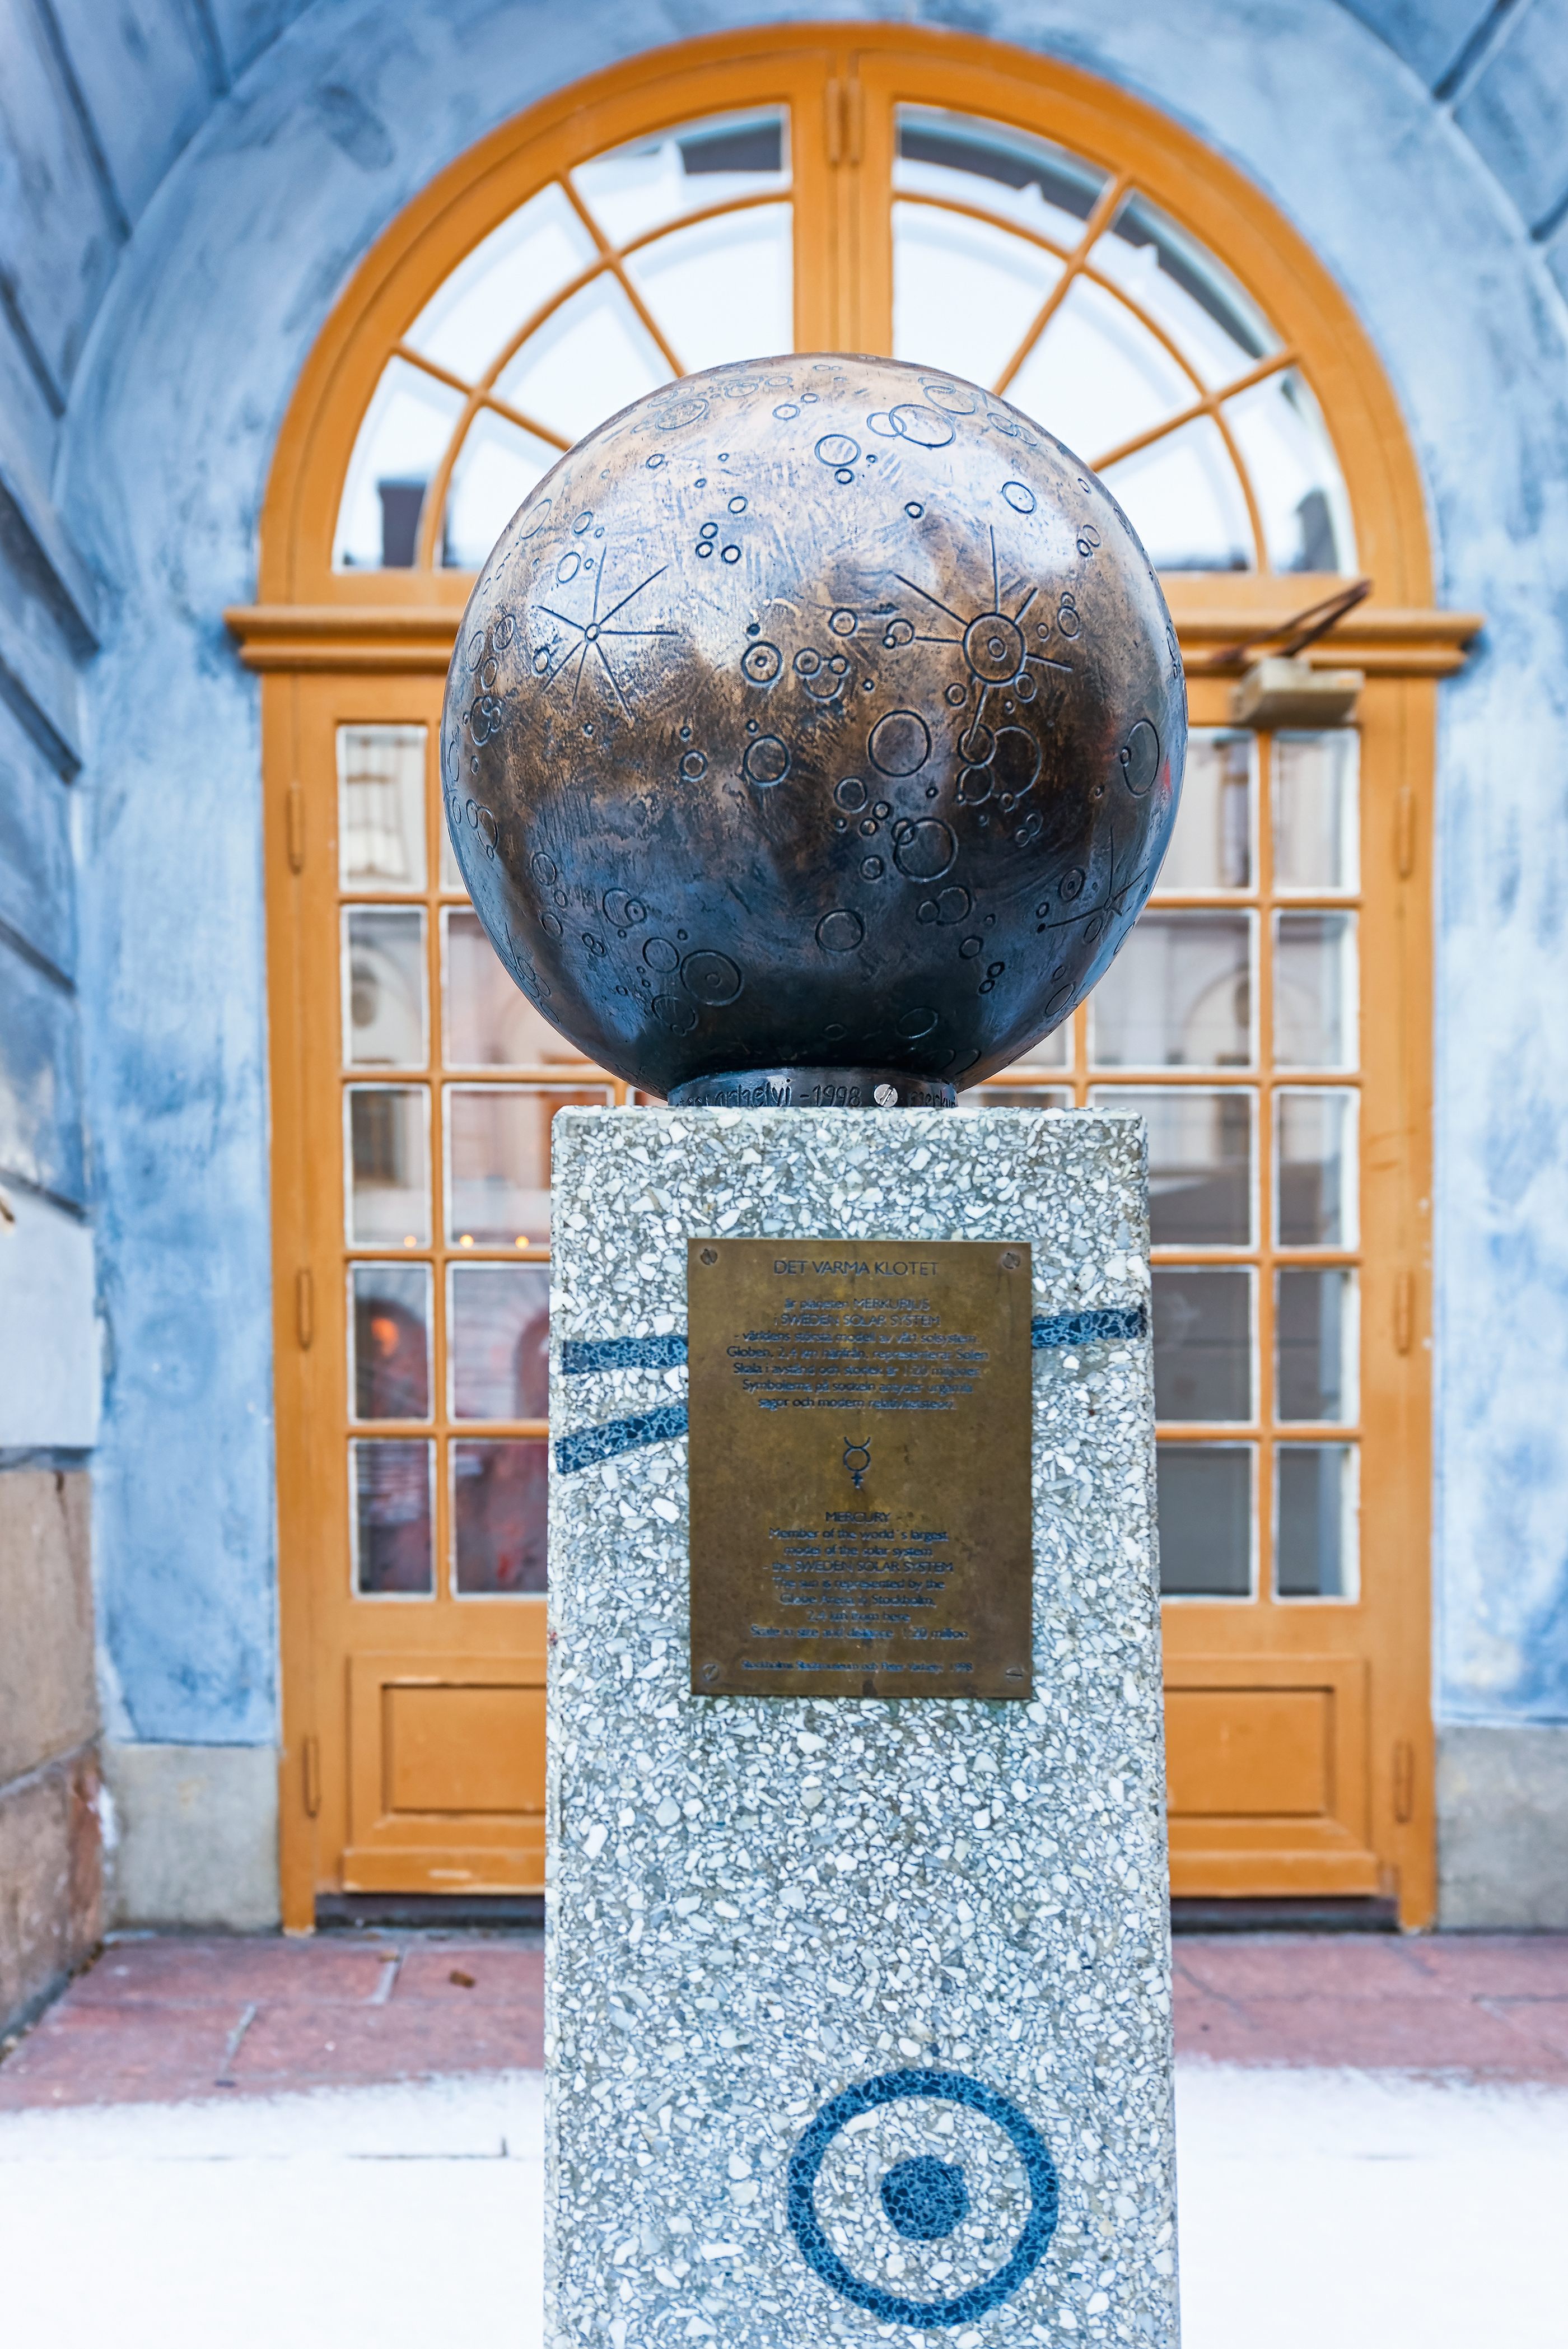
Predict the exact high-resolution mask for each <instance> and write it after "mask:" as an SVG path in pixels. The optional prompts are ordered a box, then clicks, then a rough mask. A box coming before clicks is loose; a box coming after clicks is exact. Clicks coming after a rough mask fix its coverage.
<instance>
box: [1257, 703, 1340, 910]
mask: <svg viewBox="0 0 1568 2349" xmlns="http://www.w3.org/2000/svg"><path fill="white" fill-rule="evenodd" d="M1360 748H1361V738H1360V736H1359V735H1358V734H1357V731H1356V730H1355V728H1354V727H1353V726H1338V727H1336V728H1335V729H1334V730H1333V731H1332V732H1330V733H1325V734H1276V735H1275V736H1274V887H1275V888H1276V889H1354V888H1355V886H1356V882H1357V864H1358V858H1357V846H1358V835H1359V831H1360V811H1359V806H1358V801H1359V792H1358V789H1357V783H1358V771H1359V767H1360V756H1359V753H1360Z"/></svg>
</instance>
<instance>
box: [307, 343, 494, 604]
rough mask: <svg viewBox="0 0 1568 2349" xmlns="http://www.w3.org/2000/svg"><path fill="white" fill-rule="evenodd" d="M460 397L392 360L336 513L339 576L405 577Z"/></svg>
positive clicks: (357, 444) (368, 412)
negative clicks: (348, 573)
mask: <svg viewBox="0 0 1568 2349" xmlns="http://www.w3.org/2000/svg"><path fill="white" fill-rule="evenodd" d="M462 412H463V395H462V393H461V392H460V391H454V390H453V389H452V388H451V386H450V384H446V383H438V382H437V381H436V379H435V378H434V377H433V376H428V375H427V374H426V373H425V370H424V368H423V367H410V366H409V364H408V362H407V359H391V360H389V361H388V363H387V367H386V369H385V371H384V373H383V375H382V378H381V380H380V382H379V383H378V384H377V387H376V394H375V397H374V398H373V399H372V400H371V402H370V405H369V407H368V408H367V409H366V411H365V421H364V423H363V424H362V425H361V426H360V428H359V438H358V439H357V440H356V442H355V444H354V455H353V457H352V458H351V459H350V460H349V466H348V477H347V479H346V481H345V482H344V485H343V503H342V505H341V506H340V507H339V509H338V514H337V535H336V539H335V543H334V545H333V550H332V559H333V562H334V563H335V564H336V566H337V567H338V569H339V570H344V571H353V570H360V571H397V570H402V571H406V570H407V568H408V566H409V564H411V563H412V562H413V560H414V554H415V549H416V547H417V546H418V538H419V516H420V512H421V510H422V509H423V506H424V502H425V492H426V490H427V488H428V486H429V481H430V476H431V474H432V473H433V472H434V471H435V470H436V468H437V466H438V464H439V463H440V461H441V459H442V458H443V457H444V456H445V454H446V451H447V443H448V441H449V440H450V439H451V437H452V433H453V430H454V429H455V428H456V425H457V421H458V419H459V416H460V415H461V414H462Z"/></svg>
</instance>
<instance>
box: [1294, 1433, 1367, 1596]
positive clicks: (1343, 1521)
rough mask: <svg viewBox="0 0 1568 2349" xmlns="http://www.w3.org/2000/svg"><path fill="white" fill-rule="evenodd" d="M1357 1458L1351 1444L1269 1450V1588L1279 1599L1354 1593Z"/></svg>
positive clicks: (1355, 1591)
mask: <svg viewBox="0 0 1568 2349" xmlns="http://www.w3.org/2000/svg"><path fill="white" fill-rule="evenodd" d="M1358 1466H1359V1462H1358V1459H1357V1450H1356V1446H1355V1445H1354V1444H1281V1445H1280V1446H1279V1448H1278V1450H1277V1451H1276V1452H1275V1454H1274V1588H1275V1589H1276V1590H1277V1591H1278V1593H1279V1595H1280V1597H1281V1598H1282V1599H1354V1598H1355V1597H1356V1595H1357V1547H1358V1545H1357V1498H1358V1495H1357V1482H1358V1479H1357V1468H1358Z"/></svg>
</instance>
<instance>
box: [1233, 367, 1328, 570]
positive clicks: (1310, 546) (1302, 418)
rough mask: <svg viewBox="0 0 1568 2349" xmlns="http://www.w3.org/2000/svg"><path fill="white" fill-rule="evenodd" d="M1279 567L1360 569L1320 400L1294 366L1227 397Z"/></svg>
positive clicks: (1267, 539)
mask: <svg viewBox="0 0 1568 2349" xmlns="http://www.w3.org/2000/svg"><path fill="white" fill-rule="evenodd" d="M1224 417H1225V421H1226V422H1227V424H1229V426H1230V428H1231V430H1232V431H1233V433H1234V434H1235V437H1236V446H1237V447H1238V448H1239V449H1240V450H1241V452H1242V462H1243V465H1244V466H1245V467H1246V469H1247V472H1248V475H1249V476H1250V478H1251V481H1252V485H1253V496H1254V497H1255V498H1256V500H1257V502H1258V511H1259V512H1260V514H1261V515H1262V517H1263V525H1264V544H1265V545H1266V546H1267V548H1268V553H1269V562H1270V564H1272V565H1273V567H1274V570H1275V571H1341V572H1343V571H1354V570H1355V568H1356V540H1355V537H1354V534H1353V533H1352V531H1351V527H1350V501H1349V499H1348V498H1347V497H1346V493H1345V483H1344V481H1343V480H1342V478H1341V476H1340V471H1339V462H1338V460H1337V458H1336V456H1335V453H1334V450H1333V447H1332V445H1331V443H1330V441H1329V438H1328V434H1327V432H1326V429H1325V428H1324V422H1323V419H1322V417H1321V416H1320V415H1319V413H1318V409H1317V402H1316V401H1315V399H1314V398H1313V396H1312V394H1311V392H1310V391H1308V389H1307V388H1306V386H1305V383H1304V382H1303V380H1302V378H1301V377H1300V376H1298V375H1296V374H1295V372H1294V370H1293V371H1291V372H1290V373H1287V374H1284V375H1275V376H1271V377H1270V378H1268V380H1267V382H1266V383H1256V384H1254V385H1253V388H1252V389H1251V390H1250V391H1243V392H1241V393H1239V394H1238V396H1237V397H1236V398H1234V399H1228V400H1227V401H1226V402H1225V406H1224Z"/></svg>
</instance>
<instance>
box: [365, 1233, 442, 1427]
mask: <svg viewBox="0 0 1568 2349" xmlns="http://www.w3.org/2000/svg"><path fill="white" fill-rule="evenodd" d="M348 1294H349V1306H350V1314H349V1321H350V1328H349V1349H350V1364H349V1369H350V1373H351V1375H350V1381H349V1382H350V1385H351V1386H352V1389H353V1392H354V1416H355V1418H356V1419H428V1418H429V1416H430V1268H429V1266H428V1264H356V1265H355V1266H353V1267H352V1268H350V1271H349V1275H348Z"/></svg>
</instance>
